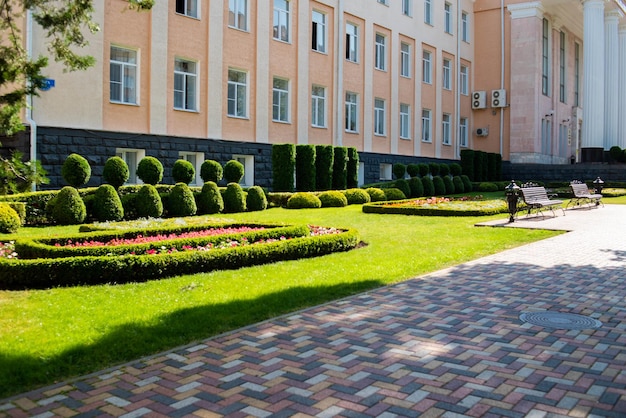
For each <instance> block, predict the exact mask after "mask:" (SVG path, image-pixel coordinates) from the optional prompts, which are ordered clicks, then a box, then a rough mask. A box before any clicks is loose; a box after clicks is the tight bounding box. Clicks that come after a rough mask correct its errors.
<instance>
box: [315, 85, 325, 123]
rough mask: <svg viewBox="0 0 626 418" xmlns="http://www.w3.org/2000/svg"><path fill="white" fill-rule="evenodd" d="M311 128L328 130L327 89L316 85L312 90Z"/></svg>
mask: <svg viewBox="0 0 626 418" xmlns="http://www.w3.org/2000/svg"><path fill="white" fill-rule="evenodd" d="M311 126H313V127H314V128H326V87H323V86H318V85H315V84H314V85H313V87H312V88H311Z"/></svg>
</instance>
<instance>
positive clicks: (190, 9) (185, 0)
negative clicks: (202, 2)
mask: <svg viewBox="0 0 626 418" xmlns="http://www.w3.org/2000/svg"><path fill="white" fill-rule="evenodd" d="M176 13H178V14H181V15H185V16H189V17H195V18H198V16H199V14H198V0H176Z"/></svg>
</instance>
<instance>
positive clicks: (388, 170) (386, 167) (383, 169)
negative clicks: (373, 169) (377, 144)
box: [380, 163, 393, 180]
mask: <svg viewBox="0 0 626 418" xmlns="http://www.w3.org/2000/svg"><path fill="white" fill-rule="evenodd" d="M392 173H393V165H392V164H389V163H381V164H380V179H381V180H391V178H392Z"/></svg>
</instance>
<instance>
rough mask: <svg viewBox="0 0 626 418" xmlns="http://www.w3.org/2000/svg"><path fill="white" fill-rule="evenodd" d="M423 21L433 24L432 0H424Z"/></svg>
mask: <svg viewBox="0 0 626 418" xmlns="http://www.w3.org/2000/svg"><path fill="white" fill-rule="evenodd" d="M424 23H426V24H428V25H432V24H433V4H432V0H424Z"/></svg>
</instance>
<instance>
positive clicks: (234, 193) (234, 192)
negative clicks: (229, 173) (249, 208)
mask: <svg viewBox="0 0 626 418" xmlns="http://www.w3.org/2000/svg"><path fill="white" fill-rule="evenodd" d="M223 198H224V212H225V213H238V212H245V211H246V194H245V192H244V191H243V189H242V188H241V186H240V185H239V183H234V182H231V183H228V184H227V185H226V190H224V195H223Z"/></svg>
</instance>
